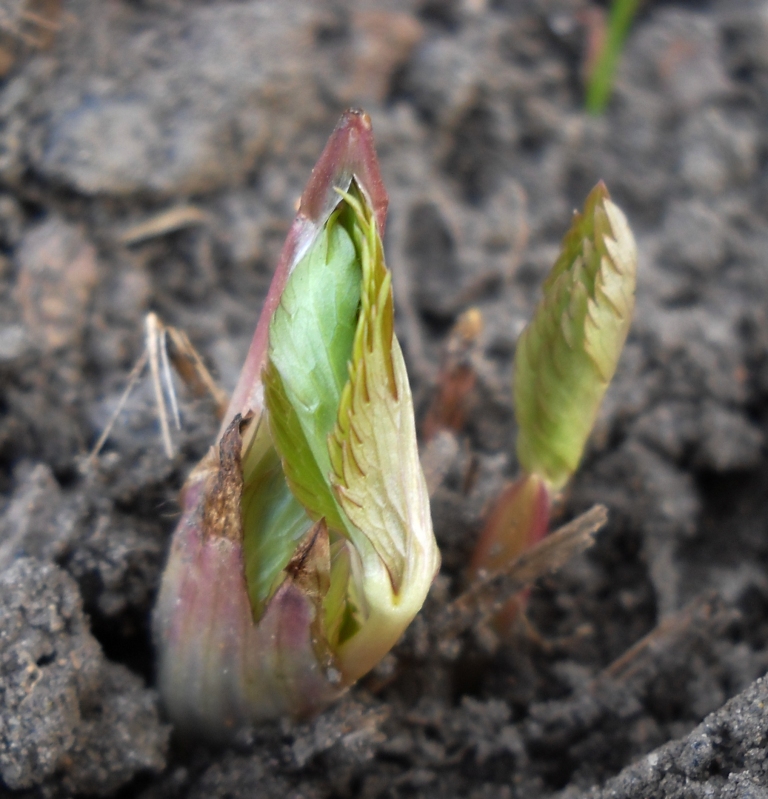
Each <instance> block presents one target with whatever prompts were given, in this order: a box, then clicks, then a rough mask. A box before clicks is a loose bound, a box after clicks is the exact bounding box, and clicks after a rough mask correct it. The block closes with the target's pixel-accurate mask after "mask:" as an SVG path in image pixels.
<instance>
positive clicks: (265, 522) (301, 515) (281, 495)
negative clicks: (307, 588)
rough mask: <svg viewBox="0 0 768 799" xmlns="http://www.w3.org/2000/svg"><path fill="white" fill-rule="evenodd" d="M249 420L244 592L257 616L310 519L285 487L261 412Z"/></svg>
mask: <svg viewBox="0 0 768 799" xmlns="http://www.w3.org/2000/svg"><path fill="white" fill-rule="evenodd" d="M255 424H257V425H258V429H257V430H256V432H255V435H254V438H255V439H256V442H255V445H252V446H251V447H250V453H248V454H250V455H251V457H248V454H247V455H246V458H245V460H244V463H245V464H246V469H244V472H245V474H246V480H245V481H244V487H243V494H242V504H241V512H242V520H243V551H244V556H245V577H246V583H247V586H248V596H249V598H250V601H251V608H252V609H253V613H254V617H255V618H257V619H258V618H260V617H261V614H262V612H263V610H264V607H265V604H266V602H267V600H268V599H269V598H270V597H271V596H272V595H273V594H274V592H275V591H276V590H277V588H278V586H279V585H280V583H281V582H282V581H283V579H284V576H285V575H284V572H283V569H285V567H286V566H287V565H288V562H289V561H290V559H291V557H292V556H293V553H294V552H295V550H296V547H297V545H298V543H299V542H300V541H301V539H302V538H303V537H304V536H305V535H306V533H307V531H308V530H309V528H310V527H311V526H312V520H311V519H310V518H309V516H308V515H307V513H306V511H305V510H304V508H303V506H302V505H301V504H300V503H299V502H298V501H297V500H296V498H295V497H294V496H293V494H292V493H291V491H290V489H289V487H288V483H287V482H286V479H285V475H284V473H283V469H282V465H281V462H280V458H279V456H278V454H277V451H276V450H275V448H274V446H272V444H271V441H270V439H269V432H268V429H267V426H266V425H265V424H264V418H263V417H262V418H261V419H260V420H259V421H258V422H255ZM254 450H255V452H254Z"/></svg>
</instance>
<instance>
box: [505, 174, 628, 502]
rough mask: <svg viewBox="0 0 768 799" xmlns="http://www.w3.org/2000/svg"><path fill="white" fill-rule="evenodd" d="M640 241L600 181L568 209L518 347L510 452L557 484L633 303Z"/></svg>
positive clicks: (596, 402) (574, 459)
mask: <svg viewBox="0 0 768 799" xmlns="http://www.w3.org/2000/svg"><path fill="white" fill-rule="evenodd" d="M636 265H637V250H636V247H635V242H634V238H633V237H632V232H631V231H630V229H629V226H628V225H627V221H626V218H625V217H624V214H623V213H622V212H621V211H620V210H619V208H618V207H617V206H616V205H614V204H613V203H612V202H611V200H610V198H609V196H608V192H607V190H606V188H605V186H604V185H603V184H602V183H599V184H598V185H597V186H596V187H595V188H594V189H593V190H592V192H591V193H590V195H589V197H588V198H587V201H586V203H585V206H584V213H583V214H578V213H577V214H575V215H574V220H573V224H572V225H571V228H570V230H569V231H568V233H567V234H566V236H565V238H564V239H563V244H562V249H561V254H560V256H559V258H558V259H557V261H556V263H555V265H554V266H553V268H552V271H551V273H550V275H549V276H548V278H547V280H546V281H545V283H544V287H543V290H544V296H543V298H542V300H541V302H540V303H539V305H538V307H537V309H536V313H535V314H534V317H533V319H532V320H531V322H530V324H529V325H528V326H527V327H526V329H525V330H524V331H523V333H522V334H521V336H520V339H519V341H518V344H517V350H516V353H515V378H514V394H515V415H516V418H517V422H518V426H519V432H518V437H517V455H518V459H519V461H520V464H521V466H522V467H523V469H524V470H525V471H526V472H527V473H528V474H539V475H541V476H542V477H544V478H545V479H546V480H547V482H548V483H549V484H550V485H551V486H552V488H553V489H554V490H559V489H560V488H562V486H563V485H565V483H566V482H567V481H568V479H569V478H570V476H571V475H572V474H573V472H574V471H575V470H576V468H577V466H578V464H579V461H580V459H581V456H582V453H583V450H584V446H585V444H586V441H587V438H588V437H589V433H590V431H591V430H592V426H593V425H594V421H595V417H596V416H597V412H598V410H599V407H600V403H601V402H602V399H603V396H604V394H605V391H606V389H607V388H608V384H609V383H610V381H611V379H612V378H613V375H614V372H615V371H616V365H617V363H618V360H619V355H620V354H621V350H622V348H623V346H624V341H625V340H626V337H627V333H628V331H629V325H630V323H631V321H632V313H633V310H634V292H635V273H636Z"/></svg>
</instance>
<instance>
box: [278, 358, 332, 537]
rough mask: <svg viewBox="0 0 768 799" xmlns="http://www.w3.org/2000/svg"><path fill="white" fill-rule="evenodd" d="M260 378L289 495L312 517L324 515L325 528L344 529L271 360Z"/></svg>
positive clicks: (318, 517) (326, 480)
mask: <svg viewBox="0 0 768 799" xmlns="http://www.w3.org/2000/svg"><path fill="white" fill-rule="evenodd" d="M263 380H264V399H265V402H266V405H267V408H269V423H270V428H271V431H272V436H273V438H274V441H275V445H276V446H277V449H278V450H279V451H280V452H281V453H286V455H285V456H284V457H283V469H284V471H285V477H286V479H287V481H288V485H289V486H290V488H291V491H292V492H293V495H294V496H295V497H296V499H297V500H298V501H299V502H300V503H301V504H302V505H303V506H304V507H305V508H306V510H307V512H308V514H309V515H310V516H311V517H312V518H313V519H315V520H317V519H321V518H325V523H326V524H327V525H328V527H329V529H333V530H337V531H339V532H341V531H344V530H345V529H346V526H347V522H346V520H344V519H342V517H341V514H340V512H339V508H338V505H337V504H336V500H335V498H334V496H333V494H332V493H331V489H330V485H329V482H328V478H327V477H326V476H325V475H324V474H323V473H322V472H321V471H320V467H319V466H318V463H317V460H316V458H315V455H314V452H313V451H312V448H311V447H310V445H309V441H308V440H307V435H306V433H305V431H304V428H303V427H302V425H301V420H300V418H299V414H298V413H297V411H296V410H295V408H294V406H293V405H292V404H291V402H290V400H289V399H288V395H287V392H286V389H285V384H284V382H283V378H282V376H281V374H280V372H279V371H278V370H277V367H276V366H275V365H274V363H273V362H272V361H269V362H268V363H267V367H266V369H265V370H264V374H263Z"/></svg>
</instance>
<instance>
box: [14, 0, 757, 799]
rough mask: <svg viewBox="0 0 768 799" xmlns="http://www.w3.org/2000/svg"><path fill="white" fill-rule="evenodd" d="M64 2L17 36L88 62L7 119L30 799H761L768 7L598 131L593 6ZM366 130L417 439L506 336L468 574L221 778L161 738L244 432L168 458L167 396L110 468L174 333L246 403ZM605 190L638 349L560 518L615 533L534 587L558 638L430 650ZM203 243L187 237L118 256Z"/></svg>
mask: <svg viewBox="0 0 768 799" xmlns="http://www.w3.org/2000/svg"><path fill="white" fill-rule="evenodd" d="M56 5H57V4H56V3H52V2H51V3H48V4H47V5H46V4H44V3H42V4H41V3H39V2H38V4H37V5H35V3H33V2H28V3H23V2H22V3H12V2H3V3H0V10H2V9H5V8H6V7H7V8H8V11H7V12H6V11H3V14H4V15H8V18H7V20H6V18H5V16H3V17H2V20H4V21H0V24H2V25H4V24H6V22H7V23H8V24H9V25H11V26H13V25H18V24H19V19H17V18H16V17H17V16H18V14H19V8H18V7H23V6H27V7H29V8H32V7H35V9H36V12H38V13H42V12H44V13H47V14H51V15H52V16H51V17H50V18H51V20H54V21H55V25H56V26H57V27H58V31H57V33H56V36H55V40H54V41H53V44H52V45H51V46H50V48H48V49H45V50H35V49H34V44H35V42H33V41H31V40H30V41H29V42H27V43H25V42H24V41H23V40H22V39H20V38H19V37H18V36H16V39H14V35H15V34H14V31H13V30H11V31H10V33H9V32H7V31H6V32H5V33H7V34H8V36H7V38H8V42H7V43H6V44H7V47H8V48H10V49H8V54H7V56H8V57H7V59H6V60H10V59H15V64H14V66H13V67H12V68H11V70H10V72H9V73H8V75H7V76H6V77H5V78H4V79H3V81H2V83H0V777H2V782H0V795H2V796H6V795H7V796H12V797H17V796H19V797H20V796H28V797H63V796H71V795H79V794H88V795H99V796H114V797H120V799H127V797H141V799H155V798H157V799H171V798H172V797H190V798H191V797H201V798H202V797H205V798H206V799H208V798H209V797H220V798H221V799H224V798H225V797H265V799H269V798H270V797H279V798H280V799H286V797H291V798H292V799H298V797H307V798H308V799H309V798H310V797H311V798H312V799H342V797H363V798H364V799H374V798H375V797H424V798H425V799H426V797H439V798H440V799H446V797H454V796H456V797H459V796H460V797H472V799H486V797H487V798H488V799H490V798H491V797H499V799H502V798H503V799H512V798H513V797H520V799H523V798H524V799H537V798H538V797H553V796H560V797H562V799H566V797H567V799H577V797H585V796H592V797H604V798H605V799H608V797H636V798H637V799H640V797H669V798H671V797H681V798H682V797H705V796H706V797H714V798H717V797H723V798H725V797H747V796H750V797H768V760H766V746H767V745H768V684H766V683H763V682H762V681H758V682H753V681H755V680H756V679H757V678H759V677H760V676H761V675H762V674H764V673H765V671H766V670H767V669H768V466H767V465H766V460H765V436H766V432H768V310H767V309H768V171H766V164H767V163H768V161H767V159H766V155H767V154H768V134H767V133H766V131H768V6H766V4H765V2H763V0H712V1H711V2H694V1H693V0H691V1H690V2H682V1H681V2H677V3H676V2H660V1H656V2H654V1H653V0H648V2H646V3H645V4H644V5H643V8H642V10H641V13H640V15H639V17H638V19H637V21H636V23H635V25H634V27H633V29H632V32H631V36H630V38H629V41H628V44H627V49H626V53H625V58H624V61H623V64H622V67H621V70H620V72H619V75H618V79H617V82H616V87H615V93H614V96H613V99H612V101H611V104H610V106H609V108H608V110H607V112H606V114H605V115H604V116H602V117H599V118H593V117H589V116H587V115H585V114H584V112H583V111H582V104H583V89H582V78H581V70H582V67H583V63H584V60H585V49H586V41H587V38H588V36H587V30H586V28H587V26H588V24H589V20H590V19H592V18H593V15H594V9H595V7H596V6H595V5H593V3H591V2H589V0H379V2H375V0H361V1H358V2H355V0H316V1H315V2H312V0H281V2H267V0H263V1H259V0H240V1H239V2H238V1H236V0H132V1H131V0H109V1H108V2H107V1H105V0H69V1H68V2H64V3H62V7H61V13H60V14H59V15H58V16H56V15H55V14H54V11H55V8H56ZM17 6H18V7H17ZM14 15H16V16H14ZM24 24H25V25H28V24H29V23H28V22H27V23H24ZM25 30H26V28H25ZM5 33H4V35H5ZM43 39H44V37H43ZM43 39H41V40H40V42H38V43H39V44H42V43H44V41H43ZM3 41H4V40H3V39H0V48H2V47H3V46H6V45H4V44H3ZM14 42H15V44H14ZM0 55H2V53H0ZM0 62H2V59H0ZM0 65H1V63H0ZM350 105H359V106H363V107H364V108H366V110H368V112H369V113H370V114H371V116H372V118H373V123H374V129H375V133H376V137H377V142H378V146H379V151H380V157H381V164H382V169H383V172H384V178H385V181H386V183H387V186H388V189H389V192H390V197H391V204H390V209H391V211H390V221H389V227H388V233H387V240H386V247H387V252H388V261H389V264H390V266H391V268H392V270H393V272H394V280H395V285H396V295H397V297H396V299H397V301H398V326H399V327H398V329H399V334H400V337H401V341H402V342H403V346H404V350H405V352H406V357H407V360H408V366H409V369H410V373H411V378H412V382H413V387H414V392H415V396H416V399H417V405H418V409H419V414H420V416H422V417H423V415H424V414H425V412H426V409H427V408H428V406H429V403H430V401H431V398H432V396H433V395H434V390H435V381H436V378H437V372H438V370H437V365H438V364H439V362H440V359H441V357H442V352H443V348H444V343H445V338H446V335H447V333H448V331H449V330H450V328H451V325H452V324H453V322H454V321H455V319H456V318H457V317H458V315H459V314H460V313H461V312H462V311H463V310H465V309H466V308H468V307H469V306H471V305H476V306H477V307H479V308H480V310H481V311H482V314H483V318H484V328H483V333H482V335H481V338H480V341H479V343H478V346H477V352H476V353H475V361H474V365H475V368H476V370H477V374H478V380H477V385H476V387H475V389H474V391H473V394H472V396H471V403H470V410H469V413H468V416H467V420H466V426H465V429H464V430H463V431H462V432H461V433H460V434H459V436H458V438H459V447H458V448H457V453H458V454H456V455H455V457H454V458H453V460H452V461H451V463H450V467H449V468H448V473H447V477H446V480H445V483H444V484H443V486H442V487H441V488H440V489H439V490H438V492H437V494H436V495H435V497H434V501H433V514H434V520H435V529H436V534H437V536H438V540H439V542H440V545H441V549H442V551H443V563H444V566H443V570H442V573H441V577H440V578H439V579H438V581H437V583H436V585H435V589H434V591H433V596H432V597H431V598H430V600H429V602H428V604H427V607H426V608H425V609H424V611H423V613H422V614H421V616H420V617H419V618H418V619H417V621H416V622H415V623H414V625H413V626H412V627H411V629H410V630H409V632H408V633H407V635H406V636H405V639H404V640H403V641H402V642H401V644H400V645H399V646H398V648H397V649H396V651H395V652H394V653H393V654H392V655H391V656H390V657H388V658H387V659H386V660H385V662H384V663H383V664H382V665H381V666H380V667H379V668H378V669H377V670H376V672H375V673H374V674H373V675H371V676H370V677H369V678H367V679H366V680H364V681H363V682H362V684H361V685H359V686H357V687H356V688H355V689H353V690H352V691H351V692H350V693H349V695H348V696H347V697H346V698H345V699H344V700H343V701H341V702H340V703H339V704H338V705H337V706H335V707H334V708H332V709H331V710H329V711H328V712H327V713H325V714H324V715H322V716H321V717H320V718H318V719H317V720H315V721H313V722H310V723H307V724H304V725H294V724H290V723H288V722H286V723H283V724H278V725H274V726H272V727H268V728H263V729H257V730H254V731H252V732H250V733H248V734H244V735H243V736H242V737H241V739H239V740H238V742H237V745H236V746H232V747H231V748H229V749H226V750H211V749H207V748H205V747H203V746H201V745H198V744H196V743H190V742H188V741H184V740H181V739H180V738H178V737H176V736H174V734H173V731H172V730H171V729H170V727H169V726H168V725H167V724H166V723H165V721H164V720H163V717H162V711H161V709H160V707H159V705H158V700H157V696H156V693H155V692H154V690H153V688H152V685H153V666H152V662H153V656H152V650H151V645H150V641H149V633H148V620H149V613H150V610H151V607H152V602H153V597H154V594H155V591H156V589H157V585H158V580H159V574H160V571H161V569H162V566H163V561H164V556H165V551H166V548H167V545H168V541H169V536H170V534H171V532H172V530H173V526H174V522H175V519H176V516H177V513H178V506H177V502H176V496H177V492H178V490H179V487H180V486H181V484H182V482H183V480H184V477H185V475H186V474H187V473H188V471H189V470H190V468H191V467H192V465H193V464H194V463H195V462H196V461H197V460H198V459H199V458H200V457H201V456H202V454H203V453H204V452H205V451H206V449H207V447H208V446H209V445H210V443H211V441H212V440H213V437H214V436H215V432H216V427H217V424H216V420H215V417H214V413H213V405H212V403H210V402H208V401H206V400H195V399H193V398H191V397H189V396H187V395H185V394H184V392H183V390H182V392H181V397H182V405H183V408H182V411H183V415H184V425H183V430H182V431H181V432H179V433H177V434H175V439H174V440H175V446H176V449H177V454H176V455H175V457H174V458H173V459H171V460H168V459H167V458H166V457H165V455H164V453H163V450H162V446H161V443H160V440H159V437H158V428H157V419H156V415H155V412H154V410H153V404H152V392H151V387H150V385H149V384H148V382H146V381H143V382H141V383H140V384H139V386H138V388H137V390H136V392H135V393H134V395H133V398H132V399H131V400H130V402H129V403H128V405H127V407H126V410H125V412H124V413H123V414H122V415H121V417H120V420H119V422H118V424H117V425H116V427H115V429H114V432H113V434H112V436H111V437H110V439H109V442H108V444H107V446H106V448H105V450H104V452H103V453H102V455H101V456H100V458H99V461H98V466H97V467H96V468H93V467H89V466H88V463H87V457H86V456H87V453H88V450H89V448H90V447H91V446H92V445H93V443H94V441H95V440H96V438H97V437H98V435H99V433H100V431H101V430H102V429H103V427H104V425H105V423H106V420H107V419H108V418H109V416H110V414H111V412H112V410H113V409H114V407H115V406H116V403H117V402H118V399H119V397H120V395H121V393H122V390H123V388H124V386H125V382H126V379H127V376H128V373H129V371H130V369H131V367H132V365H133V364H134V363H135V361H136V360H137V358H138V357H139V355H140V353H141V349H142V346H143V341H142V322H143V318H144V315H145V314H146V313H147V312H148V311H150V310H154V311H156V312H157V313H158V314H159V315H160V317H161V318H162V319H163V320H164V321H165V322H166V323H168V324H172V325H175V326H177V327H179V328H182V329H183V330H185V331H186V332H187V333H188V334H189V336H190V338H191V340H192V342H193V343H194V345H195V346H196V347H197V348H198V349H199V351H200V352H201V353H202V354H203V356H204V357H205V359H206V361H207V362H208V363H209V364H210V366H211V367H212V369H213V371H214V372H215V374H216V376H217V378H218V379H219V380H220V382H221V383H222V385H224V386H225V387H226V388H227V389H231V388H232V386H233V385H234V382H235V379H236V377H237V372H238V370H239V366H240V362H241V360H242V358H243V357H244V354H245V350H246V348H247V345H248V342H249V339H250V336H251V334H252V331H253V328H254V326H255V322H256V317H257V314H258V310H259V308H260V304H261V301H262V299H263V296H264V293H265V291H266V287H267V285H268V282H269V279H270V274H271V270H272V268H273V267H274V264H275V261H276V255H277V252H278V251H279V248H280V246H281V243H282V238H283V236H284V235H285V232H286V230H287V226H288V224H289V222H290V219H291V217H292V216H293V209H294V203H295V201H296V198H297V197H298V195H299V193H300V191H301V188H302V186H303V184H304V182H305V181H306V179H307V177H308V175H309V172H310V169H311V167H312V165H313V163H314V161H315V159H316V158H317V156H318V154H319V152H320V150H321V148H322V145H323V144H324V142H325V139H326V138H327V136H328V134H329V133H330V131H331V129H332V128H333V125H334V124H335V121H336V119H337V117H338V115H339V113H340V111H341V110H342V109H343V108H345V107H347V106H350ZM598 179H603V180H605V182H606V183H607V185H608V187H609V188H610V190H611V192H612V194H613V197H614V199H615V200H616V201H617V202H618V203H619V204H620V205H621V206H622V207H623V208H624V209H625V211H626V212H627V214H628V216H629V218H630V221H631V223H632V225H633V227H634V229H635V232H636V234H637V239H638V245H639V250H640V264H639V285H638V297H637V313H636V319H635V322H634V325H633V328H632V331H631V333H630V337H629V341H628V343H627V347H626V350H625V352H624V355H623V357H622V361H621V364H620V367H619V371H618V374H617V376H616V380H615V383H614V385H613V386H612V388H611V390H610V392H609V395H608V397H607V399H606V402H605V404H604V407H603V409H602V412H601V415H600V418H599V421H598V425H597V428H596V431H595V434H594V436H593V438H592V441H591V444H590V449H589V452H588V454H587V456H586V458H585V462H584V465H583V467H582V469H581V471H580V473H579V475H578V477H577V479H576V480H575V481H574V484H573V486H572V489H571V490H570V492H569V494H568V496H567V498H566V501H565V503H564V505H563V507H562V509H561V511H560V519H561V520H566V519H568V518H570V517H572V516H573V515H574V514H576V513H577V512H579V511H582V510H584V509H586V508H587V507H588V506H589V505H591V504H592V503H594V502H602V503H604V504H606V505H607V506H608V508H609V510H610V521H609V524H608V526H607V528H606V529H604V530H603V532H602V533H601V534H600V535H599V537H598V541H597V543H596V545H595V546H594V548H593V549H592V550H591V551H589V552H588V553H587V554H586V555H584V556H580V557H579V558H577V559H576V560H574V561H572V562H571V563H570V564H569V565H568V566H567V567H566V568H564V569H563V570H562V571H561V572H560V573H559V574H557V575H556V576H554V577H551V578H548V579H545V580H542V581H541V582H540V583H538V584H537V585H536V586H535V587H534V589H533V591H532V593H531V596H530V602H529V605H528V609H527V614H526V618H527V625H522V624H521V625H520V626H519V629H516V630H515V631H514V632H513V633H512V634H511V635H510V636H509V637H508V638H506V639H503V640H499V639H495V638H492V637H490V636H488V635H487V634H486V633H485V632H483V631H480V630H478V631H474V632H472V633H470V634H468V635H466V636H464V637H463V638H462V639H461V640H460V641H459V642H458V645H457V646H455V647H452V648H451V649H450V651H446V650H445V648H443V649H440V648H436V647H435V646H434V645H433V638H432V637H431V636H430V622H431V620H433V619H434V618H435V616H436V614H437V613H438V612H439V610H440V608H441V607H442V606H443V604H444V602H445V601H446V599H447V598H448V597H450V596H453V595H455V594H456V593H457V592H458V591H460V590H461V587H462V585H463V582H462V581H463V579H464V576H463V571H462V569H463V565H464V564H465V563H466V562H467V557H468V555H469V553H470V552H471V550H472V547H473V544H474V541H475V540H476V537H477V534H478V530H479V528H480V526H481V523H482V519H483V515H484V513H485V512H486V510H487V507H488V503H489V502H490V500H491V499H492V498H493V497H494V496H495V495H496V493H497V492H498V491H499V489H500V487H501V486H502V484H503V483H504V481H505V480H506V479H509V478H510V477H512V476H513V475H514V473H515V469H516V465H515V457H514V446H513V445H514V434H515V427H514V419H513V414H512V406H511V389H510V375H511V364H512V358H513V355H514V349H515V340H516V338H517V335H518V334H519V332H520V331H521V329H522V327H523V325H524V324H525V322H526V320H527V319H528V318H529V316H530V313H531V310H532V308H533V304H534V302H535V300H536V298H537V296H538V291H539V286H540V283H541V281H542V279H543V277H544V275H545V274H546V272H547V270H548V268H549V266H550V265H551V263H552V260H553V256H554V254H555V253H556V248H557V245H558V242H559V239H560V237H561V236H562V234H563V232H564V231H565V229H566V227H567V225H568V223H569V215H570V213H571V211H572V209H573V208H574V207H575V206H577V205H580V204H581V202H582V201H583V199H584V197H585V196H586V193H587V192H588V190H589V189H590V188H591V186H592V185H593V184H594V183H595V182H596V181H597V180H598ZM190 206H191V207H193V210H192V211H189V207H190ZM174 208H182V210H181V211H180V212H179V213H180V218H182V219H185V220H186V222H184V223H183V224H182V225H180V226H179V227H178V229H169V230H167V231H165V232H164V233H163V234H162V235H152V236H149V237H147V238H143V239H141V240H138V241H134V242H131V243H126V232H128V233H130V232H131V228H132V226H134V225H135V224H137V223H139V222H142V221H144V220H146V219H148V218H150V217H152V216H155V215H157V214H160V213H161V212H163V211H166V210H168V209H174ZM184 208H187V210H186V211H185V210H183V209H184ZM194 209H197V210H196V211H195V210H194ZM201 212H202V213H201ZM185 215H186V216H185ZM742 692H743V693H742ZM737 694H739V696H738V697H736V698H735V699H732V700H731V701H730V702H728V700H729V699H731V698H732V697H735V696H736V695H737ZM721 706H722V707H721ZM710 714H711V715H710ZM705 717H706V721H703V720H704V719H705ZM702 721H703V723H702ZM697 725H700V726H697ZM659 747H661V748H659ZM630 764H634V765H630ZM625 767H628V768H625ZM623 769H624V770H623ZM3 786H5V787H3ZM590 791H591V792H590Z"/></svg>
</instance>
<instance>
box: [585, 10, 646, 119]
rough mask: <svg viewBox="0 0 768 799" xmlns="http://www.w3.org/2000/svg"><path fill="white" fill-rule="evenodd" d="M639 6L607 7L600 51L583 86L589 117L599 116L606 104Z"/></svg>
mask: <svg viewBox="0 0 768 799" xmlns="http://www.w3.org/2000/svg"><path fill="white" fill-rule="evenodd" d="M639 6H640V0H614V1H613V3H612V4H611V13H610V17H609V19H608V29H607V31H606V34H605V40H604V42H603V47H602V50H601V52H600V55H599V56H598V57H597V61H596V62H595V65H594V68H593V69H592V73H591V75H590V76H589V82H588V84H587V97H586V108H587V111H589V113H590V114H596V115H597V114H602V113H603V111H604V110H605V106H606V105H607V104H608V100H609V99H610V96H611V89H612V88H613V75H614V72H615V71H616V66H617V64H618V63H619V58H620V57H621V51H622V49H623V47H624V41H625V40H626V38H627V33H628V32H629V26H630V25H631V24H632V20H633V19H634V18H635V14H636V13H637V9H638V7H639Z"/></svg>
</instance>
